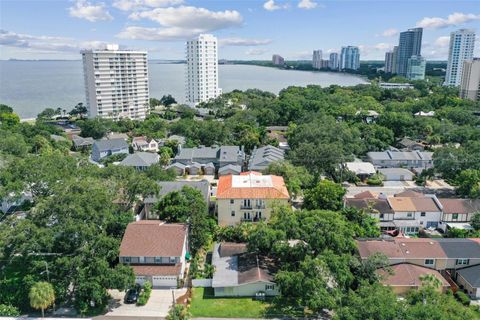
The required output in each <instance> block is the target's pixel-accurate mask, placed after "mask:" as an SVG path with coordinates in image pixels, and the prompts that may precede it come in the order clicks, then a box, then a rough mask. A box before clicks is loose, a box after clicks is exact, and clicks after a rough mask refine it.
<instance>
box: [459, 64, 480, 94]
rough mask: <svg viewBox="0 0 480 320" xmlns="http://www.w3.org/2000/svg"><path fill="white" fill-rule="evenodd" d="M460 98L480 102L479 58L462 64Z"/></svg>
mask: <svg viewBox="0 0 480 320" xmlns="http://www.w3.org/2000/svg"><path fill="white" fill-rule="evenodd" d="M460 98H463V99H470V100H474V101H478V100H480V58H474V59H473V60H467V61H464V62H463V72H462V81H461V82H460Z"/></svg>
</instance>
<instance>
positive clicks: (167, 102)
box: [160, 94, 177, 107]
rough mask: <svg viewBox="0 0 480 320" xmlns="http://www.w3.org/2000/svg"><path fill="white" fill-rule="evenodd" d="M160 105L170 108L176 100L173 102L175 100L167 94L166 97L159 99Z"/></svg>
mask: <svg viewBox="0 0 480 320" xmlns="http://www.w3.org/2000/svg"><path fill="white" fill-rule="evenodd" d="M160 103H161V104H163V105H164V106H165V107H170V106H171V105H172V104H176V103H177V100H175V98H174V97H172V95H171V94H168V95H164V96H163V97H162V98H161V99H160Z"/></svg>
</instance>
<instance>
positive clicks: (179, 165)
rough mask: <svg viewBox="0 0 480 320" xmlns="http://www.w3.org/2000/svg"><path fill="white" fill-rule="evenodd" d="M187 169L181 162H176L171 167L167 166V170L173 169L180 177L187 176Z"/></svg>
mask: <svg viewBox="0 0 480 320" xmlns="http://www.w3.org/2000/svg"><path fill="white" fill-rule="evenodd" d="M186 168H187V166H186V165H184V164H183V163H180V162H174V163H172V164H170V165H168V166H167V168H166V169H167V170H168V169H173V170H175V172H176V173H177V175H178V176H183V175H184V174H185V169H186Z"/></svg>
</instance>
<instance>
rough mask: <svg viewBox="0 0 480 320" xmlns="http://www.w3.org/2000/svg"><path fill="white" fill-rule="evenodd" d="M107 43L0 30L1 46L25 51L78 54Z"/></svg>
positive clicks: (102, 46)
mask: <svg viewBox="0 0 480 320" xmlns="http://www.w3.org/2000/svg"><path fill="white" fill-rule="evenodd" d="M106 44H107V43H106V42H102V41H82V42H79V41H75V39H72V38H65V37H51V36H34V35H29V34H21V33H15V32H11V31H7V30H0V45H2V46H6V47H16V48H24V49H34V50H41V51H49V52H76V53H78V52H79V51H80V50H82V49H100V48H105V46H106Z"/></svg>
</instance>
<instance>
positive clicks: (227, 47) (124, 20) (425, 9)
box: [0, 0, 480, 60]
mask: <svg viewBox="0 0 480 320" xmlns="http://www.w3.org/2000/svg"><path fill="white" fill-rule="evenodd" d="M418 26H420V27H423V28H424V31H423V44H422V55H423V56H425V57H426V58H427V59H429V60H446V58H447V56H448V43H449V34H450V32H451V31H454V30H457V29H460V28H469V29H474V30H476V31H477V32H478V34H480V0H471V1H442V0H424V1H421V0H416V1H405V0H402V1H400V0H399V1H392V0H383V1H382V0H376V1H361V0H350V1H346V0H336V1H333V0H331V1H325V0H323V1H322V0H242V1H230V0H205V1H202V0H197V1H193V0H111V1H108V0H50V1H43V0H0V59H11V58H14V59H80V54H79V51H80V50H82V49H91V48H103V47H104V46H105V45H106V44H107V43H116V44H119V45H120V46H121V48H124V49H133V50H147V51H148V55H149V58H150V59H184V55H185V49H184V47H185V41H186V40H188V39H191V38H193V37H195V36H196V35H198V34H200V33H211V34H214V35H215V36H217V38H218V39H219V58H220V59H242V60H264V59H270V58H271V56H272V54H280V55H282V56H283V57H285V58H286V59H290V60H297V59H311V56H312V51H313V50H315V49H321V50H323V52H324V59H325V58H326V54H327V53H329V52H338V51H339V50H340V48H341V47H342V46H347V45H355V46H359V48H360V54H361V60H383V58H384V56H385V52H386V51H388V50H391V49H392V48H393V46H394V45H396V44H397V43H398V33H399V32H401V31H404V30H407V29H408V28H412V27H418ZM475 55H476V56H480V38H479V36H478V35H477V41H476V48H475Z"/></svg>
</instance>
